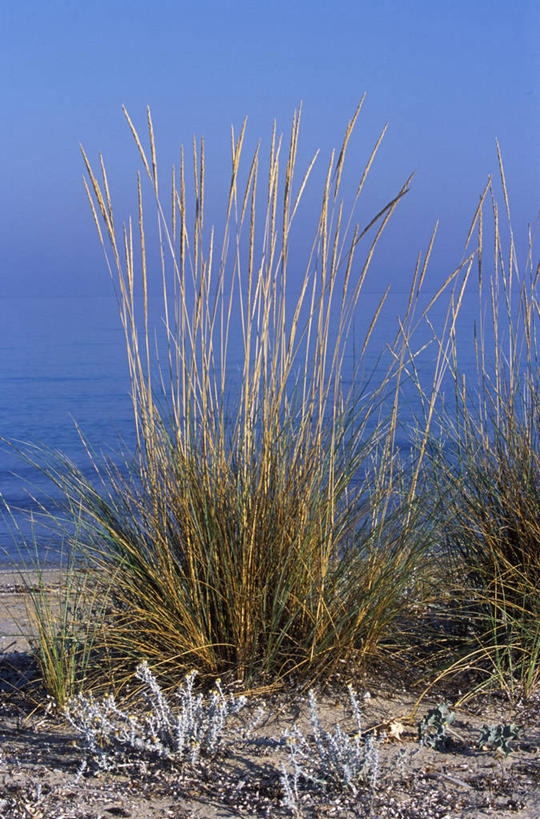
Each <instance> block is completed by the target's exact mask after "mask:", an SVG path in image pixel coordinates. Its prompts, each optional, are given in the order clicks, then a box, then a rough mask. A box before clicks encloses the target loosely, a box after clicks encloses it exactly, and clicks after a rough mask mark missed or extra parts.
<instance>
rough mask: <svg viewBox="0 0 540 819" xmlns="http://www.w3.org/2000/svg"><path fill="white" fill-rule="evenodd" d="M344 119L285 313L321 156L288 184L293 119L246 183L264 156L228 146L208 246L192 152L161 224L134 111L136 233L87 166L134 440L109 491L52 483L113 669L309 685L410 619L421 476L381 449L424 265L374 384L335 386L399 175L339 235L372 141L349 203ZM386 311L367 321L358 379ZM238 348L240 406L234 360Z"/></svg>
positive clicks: (152, 164)
mask: <svg viewBox="0 0 540 819" xmlns="http://www.w3.org/2000/svg"><path fill="white" fill-rule="evenodd" d="M360 107H361V106H359V109H358V110H357V111H356V113H355V115H354V117H353V119H352V121H351V122H350V123H349V124H348V126H347V129H346V132H345V136H344V140H343V144H342V146H341V150H340V151H339V152H334V153H332V156H331V157H330V161H329V163H328V166H327V171H326V174H325V181H324V186H323V190H322V195H321V198H320V201H321V210H320V214H319V215H318V217H317V219H316V221H315V224H314V230H313V242H312V246H311V249H310V252H309V253H307V254H306V255H307V258H306V259H305V271H304V274H303V277H301V278H300V282H299V281H298V271H297V270H295V274H294V275H295V278H294V287H295V288H296V289H295V290H294V292H295V293H296V294H297V295H296V297H295V298H291V294H290V289H289V284H288V279H289V278H290V273H289V247H290V242H291V236H292V234H293V222H294V218H295V216H296V214H297V211H298V210H299V208H300V207H301V204H302V197H303V196H304V195H305V192H306V189H307V187H308V185H309V179H310V174H311V172H312V169H313V166H314V163H315V161H316V157H314V159H313V160H312V161H311V163H309V164H308V166H307V169H306V171H305V172H304V173H303V174H300V175H299V176H297V170H296V156H297V146H298V140H299V126H300V114H299V113H297V114H295V116H294V118H293V122H292V127H291V133H290V138H289V142H288V153H287V154H286V156H285V159H283V158H282V155H283V151H284V146H283V143H282V139H281V138H278V137H277V133H276V129H275V127H274V131H273V133H272V137H271V143H270V151H269V156H268V164H267V167H266V169H265V175H264V183H263V184H261V182H260V177H261V176H262V173H261V164H262V160H261V150H260V148H259V147H257V149H256V150H255V152H254V154H253V155H252V156H251V157H250V159H249V160H248V163H247V167H246V168H245V169H244V168H243V165H242V147H243V142H244V136H245V123H244V125H243V127H242V129H241V131H240V134H239V135H235V134H234V132H233V133H232V135H231V153H232V157H231V159H232V162H231V164H232V169H231V181H230V186H229V190H228V194H227V199H226V206H225V221H224V225H225V226H224V229H223V236H222V239H221V242H220V244H219V246H218V242H217V239H216V236H215V233H214V230H213V229H211V230H206V225H205V220H204V192H205V185H206V178H205V157H204V144H203V143H202V142H201V146H200V148H199V147H198V146H197V145H196V144H195V143H194V146H193V166H194V184H193V188H194V202H193V205H192V210H191V209H190V207H189V205H188V193H187V189H188V186H187V184H186V182H185V167H184V155H183V152H182V153H181V161H180V169H179V171H173V176H172V188H171V191H170V193H169V194H168V200H169V202H171V203H172V207H171V212H170V216H166V215H165V207H164V206H163V205H162V200H161V198H160V197H161V194H160V186H159V183H158V170H157V158H156V153H157V152H156V146H155V140H154V134H153V127H152V121H151V118H150V114H149V113H148V142H149V148H148V149H145V148H144V147H143V144H142V139H141V138H140V136H139V134H138V132H137V131H136V129H135V127H134V126H133V124H132V122H131V120H130V119H129V117H128V115H127V113H126V117H127V119H128V123H129V125H130V128H131V131H132V134H133V137H134V139H135V142H136V144H137V146H138V149H139V153H140V158H141V161H142V167H143V174H142V178H141V175H140V174H139V175H138V179H137V188H138V201H139V204H138V227H137V231H135V229H134V228H133V226H132V224H131V222H128V223H127V224H126V225H123V226H122V227H118V226H117V224H116V222H115V220H114V216H113V213H114V208H113V203H112V198H111V195H110V191H109V185H108V180H107V175H106V171H105V166H104V163H103V161H102V160H100V170H99V174H98V173H97V172H94V170H93V169H92V167H91V164H90V162H89V160H88V158H87V157H86V155H85V154H84V152H83V156H84V161H85V166H86V170H87V174H88V180H87V183H86V184H87V191H88V194H89V199H90V202H91V205H92V209H93V213H94V217H95V222H96V226H97V229H98V231H99V235H100V238H101V241H102V244H103V247H104V250H105V253H106V257H107V261H108V265H109V269H110V271H111V275H112V276H113V279H114V281H115V283H116V287H117V294H118V299H119V305H120V314H121V318H122V322H123V327H124V332H125V339H126V346H127V352H128V360H129V366H130V373H131V382H132V398H133V407H134V414H135V422H136V427H137V435H138V442H139V445H138V452H137V455H136V458H135V459H134V461H133V462H132V463H131V464H129V465H128V466H127V467H126V469H123V470H122V471H120V470H115V469H111V471H110V473H109V475H108V476H107V485H108V486H109V491H108V492H107V493H104V492H98V491H96V490H95V488H94V487H92V486H90V485H89V484H88V483H87V482H86V481H85V480H84V479H83V478H82V476H81V475H79V474H77V473H76V472H72V473H71V475H69V476H67V475H66V476H65V482H64V488H65V489H66V492H67V494H68V497H70V498H71V500H72V502H73V504H74V506H75V507H76V508H82V509H83V517H84V519H85V520H86V522H87V524H88V527H87V529H86V534H85V537H86V546H87V548H88V550H89V553H91V555H92V560H93V562H94V565H96V566H97V567H99V570H100V571H101V572H104V573H105V574H106V575H108V574H111V573H114V577H115V581H114V594H113V605H114V607H115V614H114V617H113V620H112V621H111V623H112V625H111V624H110V629H109V637H108V640H109V643H110V645H111V646H114V651H115V652H116V656H117V658H118V664H119V667H121V666H122V663H126V667H133V664H134V663H136V662H138V661H140V660H141V659H145V660H148V661H149V662H150V663H151V664H152V665H153V666H154V667H159V668H160V670H161V671H162V672H164V671H166V670H169V671H171V672H175V673H177V671H178V669H181V668H185V667H187V668H189V667H197V669H198V670H199V671H200V672H202V673H203V674H204V673H208V674H218V673H223V672H224V671H230V672H231V673H234V675H235V676H236V677H237V678H238V679H241V680H243V681H245V682H246V683H248V682H253V681H255V680H257V681H258V682H259V683H262V682H263V681H267V682H268V683H271V684H274V683H276V682H279V681H280V680H281V679H283V678H284V677H285V675H287V674H290V673H291V672H294V673H296V674H303V675H305V676H307V677H309V678H312V677H313V676H314V675H317V674H320V673H323V672H328V671H330V670H331V669H332V668H334V667H335V666H336V664H337V663H339V662H340V661H343V660H345V659H350V658H352V657H353V656H355V657H356V658H357V659H361V658H362V657H364V656H366V655H369V654H370V653H371V652H372V651H373V650H374V649H375V647H376V646H377V644H378V641H379V640H380V638H381V635H382V634H383V633H384V632H385V631H386V630H387V629H388V627H389V626H390V624H391V623H392V622H393V621H394V620H395V618H396V617H398V616H399V615H400V613H401V612H402V610H403V608H404V607H405V606H407V605H408V602H409V600H410V598H411V594H412V589H413V588H414V584H415V574H416V571H417V568H418V564H419V562H420V559H421V555H422V553H423V552H424V550H425V548H426V538H425V537H423V536H422V535H421V534H420V531H421V530H420V528H419V526H418V525H417V523H418V521H417V514H416V511H415V509H416V506H415V500H416V485H417V484H416V479H415V475H416V474H417V471H418V466H417V465H416V466H414V465H407V467H404V465H403V464H402V463H400V460H399V458H398V453H397V447H396V444H395V435H396V428H397V418H398V402H399V392H400V379H401V373H402V369H403V366H404V362H405V359H407V360H409V359H410V355H411V352H410V347H411V332H412V328H413V326H414V322H415V308H416V304H417V299H418V293H419V290H420V287H421V283H422V280H423V278H424V276H425V272H426V267H427V261H428V258H426V259H425V262H424V264H423V265H420V264H419V266H418V269H417V270H416V275H415V277H414V281H413V283H412V288H411V298H410V301H409V307H408V311H407V313H406V315H405V316H404V318H403V321H402V323H401V326H400V327H399V328H398V331H397V332H396V333H395V337H394V340H393V342H392V343H391V345H390V347H391V355H389V356H388V360H387V366H386V368H385V369H383V370H379V373H378V377H377V381H376V383H375V382H372V383H371V384H370V386H369V390H367V389H366V388H365V386H366V385H365V384H360V383H359V382H358V381H357V380H356V379H355V378H353V379H352V386H351V387H346V386H345V384H346V383H347V381H346V379H345V375H346V374H345V372H344V360H345V355H346V353H347V340H348V336H349V331H350V328H351V323H352V319H353V316H354V313H355V310H356V308H357V306H358V303H359V300H360V297H361V292H362V286H363V284H364V281H365V277H366V274H367V271H368V268H369V265H370V263H371V260H372V257H373V254H374V252H375V250H376V246H377V244H378V242H379V240H380V238H381V235H382V233H383V231H384V228H385V227H386V225H387V223H388V220H389V219H390V217H391V215H392V213H393V211H394V209H395V207H396V206H397V204H398V202H399V201H400V199H401V198H402V197H403V196H404V195H405V194H406V192H407V190H408V185H409V181H410V180H407V181H406V182H405V184H404V185H403V186H402V187H401V188H400V189H399V190H398V191H397V192H396V194H395V195H394V196H392V197H391V198H390V199H389V201H388V203H387V205H386V206H385V207H384V208H382V209H381V211H380V212H379V213H377V214H376V215H375V216H374V218H373V219H371V220H370V221H369V223H368V224H367V225H366V226H365V227H364V228H361V227H360V226H359V225H358V224H356V223H355V209H356V207H357V204H358V200H359V198H360V197H361V194H362V190H363V187H364V183H365V180H366V178H367V174H368V172H369V170H370V168H371V166H372V163H373V161H374V159H375V155H376V153H377V150H378V148H379V145H380V142H381V140H382V137H383V134H384V132H383V134H381V135H380V137H379V138H378V140H377V142H376V144H375V147H374V149H373V151H372V153H371V155H370V156H369V157H368V160H367V162H366V165H365V168H364V171H363V173H362V175H361V177H360V180H359V182H358V185H357V188H356V193H355V195H354V196H353V197H352V201H351V202H350V203H349V205H348V206H346V204H345V201H344V197H343V196H342V193H341V184H342V175H343V171H344V166H345V161H346V153H347V147H348V143H349V140H350V138H351V136H352V133H353V129H354V125H355V122H356V119H357V116H358V113H359V110H360ZM144 177H146V181H147V183H148V184H149V186H150V190H151V193H152V194H153V202H154V206H155V214H154V216H157V232H158V238H159V254H158V257H157V258H158V259H159V267H160V269H159V270H158V271H156V270H155V269H151V268H152V264H151V262H150V260H149V255H150V252H149V251H148V246H149V242H148V240H147V235H146V234H147V227H146V224H147V223H146V216H145V211H144V207H143V203H144V202H145V193H144V191H143V182H144ZM241 179H242V180H243V182H242V185H241V183H240V180H241ZM261 189H262V191H261ZM261 202H262V203H263V204H262V206H261ZM261 207H262V219H261V220H260V221H259V217H258V213H259V212H260V209H261ZM135 232H137V239H135V236H134V234H135ZM428 257H429V253H428ZM156 275H157V276H159V277H160V279H161V287H162V298H163V321H164V332H165V335H166V342H167V344H166V348H167V354H166V358H167V360H166V362H165V363H164V364H163V362H162V363H161V365H160V363H159V362H156V360H155V357H154V355H153V354H152V353H151V350H152V340H151V337H150V336H151V328H150V320H149V311H148V293H149V289H150V288H151V286H152V285H151V284H150V276H156ZM451 279H452V277H450V279H449V281H450V280H451ZM137 294H140V295H141V297H142V308H141V313H140V314H137V307H138V304H139V302H138V301H137ZM383 302H384V298H383V299H382V300H381V303H380V304H379V306H378V308H377V309H376V311H375V313H374V315H372V316H370V317H369V320H368V321H367V322H366V328H367V329H366V333H365V339H364V342H363V345H362V347H361V351H360V354H359V355H358V357H357V361H356V366H357V369H358V368H359V367H360V366H361V365H362V364H363V363H364V355H365V352H366V350H367V348H368V345H369V339H370V334H371V333H372V330H373V327H374V326H375V323H376V321H377V319H378V316H379V313H380V311H381V308H382V306H383ZM231 339H232V341H231ZM238 341H240V342H241V349H242V356H241V357H242V364H241V366H242V375H241V386H240V389H239V392H238V394H236V395H235V394H234V390H232V389H231V372H230V355H231V353H230V347H231V346H232V345H234V344H238ZM349 383H351V382H349ZM156 386H159V389H156ZM384 401H386V404H384ZM383 406H385V407H386V410H385V412H386V413H387V414H386V415H385V414H384V413H383V412H382V408H383ZM407 470H408V474H407ZM405 476H407V477H406V480H405ZM405 482H406V483H407V486H408V489H407V490H405V491H404V488H403V487H404V485H405Z"/></svg>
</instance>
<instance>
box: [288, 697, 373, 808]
mask: <svg viewBox="0 0 540 819" xmlns="http://www.w3.org/2000/svg"><path fill="white" fill-rule="evenodd" d="M349 699H350V702H351V706H352V712H353V716H354V719H355V723H356V732H355V734H354V735H353V737H349V735H348V734H347V733H346V732H345V731H344V730H343V728H342V727H341V726H340V725H336V726H335V727H334V729H333V730H332V731H326V730H325V729H324V728H323V727H322V725H321V722H320V719H319V714H318V712H317V702H316V700H315V695H314V693H313V691H310V692H309V712H310V723H311V730H312V734H313V737H312V740H311V741H309V740H308V739H307V738H306V737H305V736H304V734H302V732H301V731H300V730H299V729H298V728H297V727H296V726H295V727H294V728H293V729H292V731H286V732H285V735H284V739H285V742H286V744H287V746H288V748H289V755H290V757H289V762H290V769H291V770H290V772H287V770H286V768H285V766H282V776H281V783H282V787H283V793H284V803H285V805H286V806H287V807H288V808H290V809H291V810H292V811H293V813H295V814H296V813H297V812H298V808H299V798H300V793H299V785H300V784H301V782H302V780H303V781H304V782H305V783H311V784H312V785H315V787H317V788H323V789H324V790H328V791H348V792H349V793H350V794H352V795H353V796H356V795H357V794H358V792H359V790H360V789H361V788H370V789H371V790H374V789H375V787H376V784H377V778H378V773H379V744H380V740H379V739H377V738H376V737H375V736H374V735H373V734H371V735H369V736H368V737H367V738H365V737H363V735H362V715H361V712H360V706H359V704H358V700H357V697H356V694H355V692H354V691H353V689H352V688H351V687H350V686H349Z"/></svg>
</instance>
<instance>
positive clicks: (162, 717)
mask: <svg viewBox="0 0 540 819" xmlns="http://www.w3.org/2000/svg"><path fill="white" fill-rule="evenodd" d="M135 676H136V678H137V679H139V680H141V682H142V683H143V684H144V689H143V696H144V698H145V699H146V701H147V703H148V705H149V706H150V710H149V711H148V713H146V714H145V715H144V716H142V717H140V716H137V715H136V714H130V713H128V712H127V711H125V710H124V709H122V708H121V707H120V706H119V705H118V704H117V703H116V701H115V698H114V697H113V696H112V695H109V696H108V697H105V698H104V699H102V700H96V699H94V698H93V697H92V696H91V695H90V696H87V695H85V694H79V695H78V696H77V697H74V698H72V699H71V700H70V701H69V702H68V703H67V705H66V708H65V710H64V713H65V717H66V719H67V721H68V722H69V723H70V725H72V726H73V728H75V730H76V731H77V732H78V733H79V734H80V735H81V736H82V739H83V745H84V748H85V749H86V751H87V753H88V755H89V758H90V761H91V762H92V764H94V765H95V766H96V767H97V768H98V769H100V770H113V769H115V768H116V767H118V765H120V764H124V765H125V764H130V763H131V762H134V761H136V760H137V759H140V758H141V757H145V756H147V757H150V758H152V757H153V758H158V759H165V760H173V761H175V762H185V761H189V762H190V763H191V764H192V765H195V764H197V762H198V761H199V758H200V757H201V756H203V757H207V758H211V757H213V756H214V755H215V754H216V753H217V751H218V749H219V745H220V742H221V740H222V737H223V730H224V728H225V724H226V722H227V719H228V718H229V717H230V716H232V715H234V714H237V713H238V712H239V711H240V710H241V708H243V707H244V705H245V703H246V698H245V697H238V698H236V699H235V698H234V697H233V695H231V696H230V697H226V696H225V694H224V693H223V690H222V688H221V685H220V683H219V681H218V682H217V683H216V689H215V690H214V691H213V692H212V694H211V696H210V701H209V702H208V703H207V704H205V703H204V700H203V695H202V694H198V695H197V696H195V694H194V693H193V683H194V679H195V676H196V672H194V671H192V672H191V673H190V674H188V675H187V676H186V678H185V681H184V686H183V688H182V689H181V690H180V692H179V693H178V694H177V697H178V699H179V700H180V709H179V711H178V713H175V711H173V709H172V708H171V705H170V704H169V702H168V700H167V698H166V697H165V695H164V693H163V691H162V690H161V688H160V686H159V683H158V682H157V680H156V678H155V677H154V675H153V674H152V672H151V671H150V668H149V667H148V665H147V664H146V663H141V665H139V667H138V668H137V671H136V673H135Z"/></svg>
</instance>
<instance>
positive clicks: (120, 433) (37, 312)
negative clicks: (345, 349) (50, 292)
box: [0, 294, 474, 562]
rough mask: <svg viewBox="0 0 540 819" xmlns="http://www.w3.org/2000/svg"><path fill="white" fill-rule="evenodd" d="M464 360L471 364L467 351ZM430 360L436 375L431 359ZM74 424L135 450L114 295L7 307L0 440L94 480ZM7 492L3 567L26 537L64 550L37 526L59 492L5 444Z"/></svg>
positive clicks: (1, 477) (382, 336) (97, 444)
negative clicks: (45, 454) (49, 455)
mask: <svg viewBox="0 0 540 819" xmlns="http://www.w3.org/2000/svg"><path fill="white" fill-rule="evenodd" d="M396 298H397V297H396ZM377 300H378V295H377V294H371V295H368V296H367V297H366V299H365V300H364V302H363V308H362V310H361V311H360V315H359V319H358V325H359V326H358V328H357V330H356V332H357V336H358V342H359V340H360V337H361V336H362V330H361V327H360V325H361V323H362V315H365V316H366V317H369V318H371V315H372V307H373V306H374V305H375V304H376V302H377ZM398 301H399V299H398ZM402 301H403V297H401V302H402ZM473 305H474V300H472V299H471V310H470V315H469V314H467V313H465V316H464V321H465V323H466V324H469V325H470V324H471V323H472V316H473V313H472V308H473ZM396 312H397V308H396V309H395V310H393V308H392V304H391V303H390V305H389V308H388V311H387V318H386V320H383V322H382V323H381V325H380V326H379V329H378V331H377V332H378V335H377V337H376V338H375V341H374V345H373V349H372V358H373V359H374V357H375V356H376V354H377V352H378V350H380V349H381V347H382V346H383V345H384V343H385V342H386V341H388V340H389V339H390V337H391V336H392V334H393V330H394V326H395V325H394V321H393V316H395V313H396ZM367 320H368V318H366V321H367ZM358 342H357V343H358ZM465 352H466V356H465V358H466V362H467V360H468V363H469V365H470V364H472V358H471V355H470V351H469V354H467V350H466V351H465ZM425 360H426V368H427V370H429V363H430V359H429V356H428V358H426V359H425ZM237 364H238V368H239V362H237ZM233 365H234V362H233ZM75 422H76V424H77V425H78V426H79V428H80V430H81V432H82V433H83V435H84V436H85V438H86V440H87V441H88V442H89V444H90V445H91V446H92V447H93V448H94V449H95V450H96V451H97V452H100V453H101V452H102V453H105V454H109V455H110V454H112V453H114V452H117V451H118V450H119V448H120V447H119V441H123V442H124V445H125V446H126V447H127V448H128V450H131V451H132V450H133V448H134V443H135V436H134V427H133V422H132V409H131V401H130V397H129V379H128V369H127V360H126V354H125V348H124V340H123V333H122V329H121V325H120V320H119V318H118V313H117V307H116V302H115V299H114V297H113V296H112V295H111V296H110V297H103V298H89V299H69V298H59V299H37V298H36V299H33V298H29V299H24V300H23V299H4V300H0V437H2V438H7V439H9V440H10V441H11V442H17V441H18V442H24V443H26V444H35V445H42V446H44V447H46V448H48V449H51V450H58V451H61V452H62V453H64V454H65V455H66V456H67V457H69V458H70V460H71V461H73V462H74V463H75V464H76V466H77V467H79V468H80V469H81V470H82V471H83V473H85V474H88V475H89V474H91V471H92V470H91V465H90V462H89V458H88V455H87V453H86V452H85V449H84V447H83V445H82V443H81V440H80V437H79V433H78V431H77V428H76V425H75ZM0 493H1V495H2V497H3V499H4V501H5V503H7V504H8V505H9V507H10V508H11V510H12V514H13V519H14V520H13V521H11V522H10V520H9V518H8V516H7V515H5V514H4V515H3V516H2V517H0V547H2V550H3V551H2V553H0V561H1V562H3V561H5V560H8V559H10V558H13V557H17V553H18V552H17V550H18V548H19V547H20V544H21V535H22V536H24V538H26V540H27V541H32V538H34V539H35V542H37V543H39V548H40V550H42V551H43V550H45V549H47V547H55V546H57V545H58V542H59V535H58V532H55V531H53V530H51V529H50V528H49V527H47V526H45V527H44V526H43V525H42V524H40V523H39V521H40V519H41V517H42V516H40V514H39V511H40V506H41V505H44V506H45V507H47V508H51V507H52V503H51V499H52V500H61V493H60V491H59V490H57V489H56V488H55V487H54V485H52V484H51V483H50V482H49V481H48V480H46V479H45V478H44V476H43V475H42V474H41V473H40V471H39V470H38V469H37V468H36V467H35V466H33V465H32V464H30V463H28V462H27V461H26V460H25V459H24V458H22V457H21V456H20V455H19V454H18V453H17V452H16V451H15V450H14V449H12V448H11V447H9V446H7V445H6V444H5V443H2V442H0ZM30 513H32V519H33V523H32V524H31V523H30V522H29V514H30ZM16 528H18V529H19V530H20V535H17V534H16V533H14V530H15V529H16Z"/></svg>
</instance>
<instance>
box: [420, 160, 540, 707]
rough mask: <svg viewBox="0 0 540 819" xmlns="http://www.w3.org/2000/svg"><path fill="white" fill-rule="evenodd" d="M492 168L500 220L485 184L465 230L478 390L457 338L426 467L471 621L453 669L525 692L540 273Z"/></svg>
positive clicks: (534, 679)
mask: <svg viewBox="0 0 540 819" xmlns="http://www.w3.org/2000/svg"><path fill="white" fill-rule="evenodd" d="M499 167H500V179H501V186H502V192H503V201H504V206H503V213H502V214H501V212H500V208H499V205H498V203H497V199H496V196H495V187H494V184H493V182H492V180H490V181H489V183H488V185H487V187H486V189H485V191H484V195H483V196H482V199H481V202H480V205H479V207H478V210H477V212H476V215H475V219H474V221H473V225H472V228H471V234H470V235H472V233H473V231H477V233H478V248H479V252H478V256H477V260H478V292H479V306H480V310H479V316H478V321H477V323H476V326H475V336H474V344H475V349H476V382H475V383H473V384H472V385H471V384H470V382H469V381H468V380H467V379H466V377H465V375H464V374H463V372H462V370H461V368H460V364H459V358H458V354H457V342H456V338H455V336H454V339H453V344H452V353H451V366H450V372H451V375H452V380H453V384H454V394H455V403H454V405H452V404H451V402H447V404H446V407H445V408H444V409H443V411H442V415H441V417H440V429H441V430H442V433H441V435H440V437H439V438H438V440H436V441H434V440H432V441H431V445H430V447H429V453H430V458H429V470H428V471H429V481H430V485H431V486H432V487H433V488H434V490H435V495H436V497H438V500H439V506H438V509H439V510H440V511H438V515H439V520H440V533H441V543H440V545H441V546H442V547H443V548H444V552H445V554H446V557H447V559H448V565H449V568H450V570H451V573H452V575H453V576H454V577H455V578H457V581H456V583H455V584H453V593H454V595H455V598H456V600H457V602H458V604H459V606H460V607H461V612H460V616H461V617H462V618H463V619H464V621H465V622H466V623H467V629H466V631H467V634H468V637H467V639H466V640H465V645H464V646H462V650H463V655H464V656H463V657H462V658H461V659H460V660H458V661H457V662H455V663H454V662H453V663H452V669H453V670H458V669H463V668H468V669H476V670H477V671H479V672H481V675H482V676H481V680H482V684H492V683H497V684H498V685H500V686H502V687H503V688H505V689H506V690H507V691H508V693H510V694H515V693H516V692H517V691H519V692H521V693H524V694H528V693H530V692H531V691H532V690H533V688H534V687H535V686H536V685H537V684H538V681H539V679H540V596H539V594H538V589H539V587H540V449H539V445H540V381H539V372H540V370H539V366H538V365H539V361H538V339H537V333H536V331H537V322H538V317H539V303H538V298H537V285H538V277H539V271H540V268H539V267H538V266H537V262H536V261H535V260H534V257H533V236H532V234H531V231H529V247H528V253H527V256H526V259H525V264H524V265H523V264H522V265H521V270H520V267H519V265H518V253H517V249H516V241H515V239H514V234H513V231H512V225H511V221H510V206H509V197H508V192H507V186H506V181H505V176H504V170H503V164H502V160H501V155H500V151H499ZM487 207H489V208H490V211H491V216H492V219H489V220H488V219H486V217H485V213H484V211H485V210H486V208H487ZM488 243H489V244H491V243H492V247H493V253H491V252H490V251H489V244H488ZM486 269H487V270H486ZM458 335H459V333H458ZM458 340H459V339H458ZM460 349H463V344H461V347H460ZM454 660H455V657H454Z"/></svg>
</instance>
